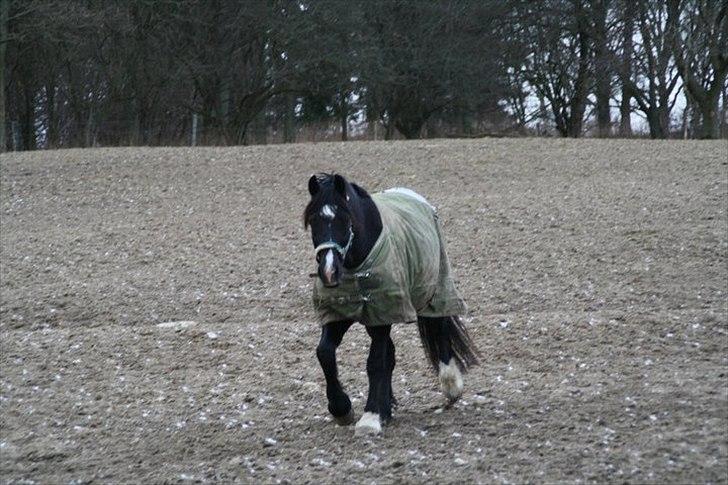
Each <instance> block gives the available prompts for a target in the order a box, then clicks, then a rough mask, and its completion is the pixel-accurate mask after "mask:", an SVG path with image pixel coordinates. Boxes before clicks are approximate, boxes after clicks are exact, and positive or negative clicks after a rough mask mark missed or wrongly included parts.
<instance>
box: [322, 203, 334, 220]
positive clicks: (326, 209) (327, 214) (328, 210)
mask: <svg viewBox="0 0 728 485" xmlns="http://www.w3.org/2000/svg"><path fill="white" fill-rule="evenodd" d="M321 217H323V218H325V219H334V217H336V209H335V208H334V207H333V206H331V205H329V204H326V205H325V206H323V207H322V208H321Z"/></svg>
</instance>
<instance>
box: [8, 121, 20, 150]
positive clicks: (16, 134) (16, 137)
mask: <svg viewBox="0 0 728 485" xmlns="http://www.w3.org/2000/svg"><path fill="white" fill-rule="evenodd" d="M10 133H11V135H10V136H12V137H13V151H15V152H17V151H19V150H20V128H19V127H18V122H17V121H16V120H13V121H11V122H10Z"/></svg>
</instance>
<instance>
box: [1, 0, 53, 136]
mask: <svg viewBox="0 0 728 485" xmlns="http://www.w3.org/2000/svg"><path fill="white" fill-rule="evenodd" d="M0 1H2V0H0ZM45 90H46V117H47V118H48V126H47V127H46V128H47V129H48V132H47V133H46V141H47V144H48V148H57V147H58V121H57V120H56V87H55V85H54V83H53V82H47V83H46V86H45Z"/></svg>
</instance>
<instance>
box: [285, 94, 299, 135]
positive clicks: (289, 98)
mask: <svg viewBox="0 0 728 485" xmlns="http://www.w3.org/2000/svg"><path fill="white" fill-rule="evenodd" d="M284 102H285V106H284V108H283V109H284V110H285V111H284V113H283V143H294V142H295V141H296V129H295V126H294V117H295V109H296V106H295V102H296V101H295V98H294V97H293V95H292V94H291V93H287V94H286V97H285V101H284Z"/></svg>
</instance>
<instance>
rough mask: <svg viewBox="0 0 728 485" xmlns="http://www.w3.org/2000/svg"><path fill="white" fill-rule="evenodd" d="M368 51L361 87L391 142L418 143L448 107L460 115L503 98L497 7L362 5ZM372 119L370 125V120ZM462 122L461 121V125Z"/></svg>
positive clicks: (406, 3)
mask: <svg viewBox="0 0 728 485" xmlns="http://www.w3.org/2000/svg"><path fill="white" fill-rule="evenodd" d="M362 5H363V7H362V8H363V10H364V19H365V29H366V31H365V34H364V35H365V36H366V38H367V39H368V41H367V42H366V45H368V46H372V48H371V50H369V51H365V52H364V55H363V56H362V61H363V62H362V69H361V72H362V83H363V84H364V86H365V99H366V103H367V108H368V109H367V112H368V117H371V118H379V119H380V120H381V121H382V123H383V124H384V125H385V128H386V130H387V135H386V136H391V133H392V129H393V128H396V129H397V130H398V131H399V132H400V133H402V135H404V137H405V138H417V137H419V136H420V134H421V130H422V127H423V126H424V124H425V122H426V121H427V120H428V119H429V118H430V117H431V116H433V115H434V114H436V113H441V112H443V111H444V110H445V109H446V108H447V107H451V106H455V105H457V106H460V107H461V108H462V110H463V114H465V113H467V112H470V113H475V112H476V111H477V106H476V105H477V101H482V100H484V99H487V98H489V97H492V96H493V94H494V93H498V95H500V94H501V92H502V91H501V86H503V84H504V81H503V79H504V70H503V69H502V66H500V65H498V64H497V63H496V62H494V61H495V60H496V58H497V57H496V56H495V55H494V53H495V52H497V51H498V49H499V46H500V42H501V41H500V40H499V39H498V37H497V36H496V35H495V27H496V19H497V18H498V15H499V13H500V12H502V11H503V7H502V6H500V5H499V4H498V2H456V1H440V2H418V1H413V0H408V1H399V2H362ZM371 118H370V119H371ZM461 118H462V117H461Z"/></svg>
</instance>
